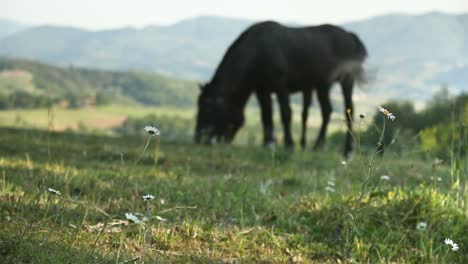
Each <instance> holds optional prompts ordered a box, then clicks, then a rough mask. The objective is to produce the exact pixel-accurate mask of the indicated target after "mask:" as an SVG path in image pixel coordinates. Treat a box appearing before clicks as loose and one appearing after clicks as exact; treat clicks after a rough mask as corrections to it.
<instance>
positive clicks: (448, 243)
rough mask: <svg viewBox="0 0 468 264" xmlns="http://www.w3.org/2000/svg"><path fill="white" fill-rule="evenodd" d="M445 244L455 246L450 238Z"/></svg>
mask: <svg viewBox="0 0 468 264" xmlns="http://www.w3.org/2000/svg"><path fill="white" fill-rule="evenodd" d="M444 242H445V244H446V245H447V246H451V245H453V240H452V239H450V238H446V239H445V240H444Z"/></svg>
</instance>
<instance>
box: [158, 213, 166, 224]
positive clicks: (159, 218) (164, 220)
mask: <svg viewBox="0 0 468 264" xmlns="http://www.w3.org/2000/svg"><path fill="white" fill-rule="evenodd" d="M156 219H157V220H158V221H161V222H166V221H167V219H166V218H162V217H160V216H159V215H157V216H156Z"/></svg>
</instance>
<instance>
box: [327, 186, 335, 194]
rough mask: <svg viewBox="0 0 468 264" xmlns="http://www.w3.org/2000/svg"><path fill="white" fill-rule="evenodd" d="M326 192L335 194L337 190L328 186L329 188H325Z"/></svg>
mask: <svg viewBox="0 0 468 264" xmlns="http://www.w3.org/2000/svg"><path fill="white" fill-rule="evenodd" d="M325 191H327V192H332V193H333V192H335V188H333V187H331V186H327V187H325Z"/></svg>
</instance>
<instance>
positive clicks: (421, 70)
mask: <svg viewBox="0 0 468 264" xmlns="http://www.w3.org/2000/svg"><path fill="white" fill-rule="evenodd" d="M252 23H254V22H253V21H248V20H240V19H228V18H222V17H208V16H205V17H198V18H194V19H188V20H184V21H181V22H179V23H176V24H173V25H169V26H150V27H145V28H143V29H134V28H122V29H116V30H107V31H86V30H81V29H76V28H65V27H52V26H41V27H34V28H28V29H26V30H22V31H20V32H17V33H15V34H12V35H9V36H7V37H5V38H3V39H0V55H3V56H7V57H21V58H33V59H37V60H41V61H45V62H49V63H54V64H57V65H64V66H67V65H76V66H81V67H92V68H101V69H111V70H134V69H137V70H144V71H153V72H154V71H156V72H161V73H165V74H170V75H172V76H177V77H180V78H189V79H199V80H207V79H209V78H210V77H211V75H212V74H213V71H214V69H215V68H216V67H217V65H218V63H219V61H220V60H221V58H222V55H223V54H224V52H225V51H226V49H227V47H228V46H229V44H230V43H231V42H232V41H233V40H234V39H235V38H236V37H237V36H238V35H239V34H240V32H242V31H243V30H244V29H245V28H246V27H247V26H249V25H250V24H252ZM343 26H344V27H345V28H347V29H349V30H352V31H354V32H356V33H357V34H358V35H359V36H360V37H361V38H362V39H363V41H364V43H365V44H366V46H367V48H368V50H369V54H370V58H369V67H371V68H372V69H373V70H377V72H378V78H377V80H376V82H375V83H373V84H372V85H371V86H372V88H371V89H369V93H371V94H373V96H380V97H383V98H401V97H402V96H405V97H408V99H427V98H428V97H430V96H431V94H432V93H433V92H434V91H436V90H437V89H439V87H440V86H441V85H442V83H440V81H441V79H440V78H436V76H437V75H439V74H442V73H444V72H449V71H452V70H454V69H457V68H459V67H460V65H462V66H463V65H467V64H468V14H460V15H453V14H444V13H437V12H433V13H427V14H424V15H404V14H392V15H385V16H379V17H375V18H371V19H367V20H363V21H358V22H354V23H348V24H344V25H343ZM458 72H459V71H454V73H453V74H455V75H457V73H458ZM454 78H456V79H458V77H457V76H455V77H454ZM445 84H447V85H448V86H449V89H450V88H452V86H453V88H454V90H458V91H460V90H465V91H466V90H468V85H466V84H465V83H463V82H453V83H452V82H448V83H447V82H445Z"/></svg>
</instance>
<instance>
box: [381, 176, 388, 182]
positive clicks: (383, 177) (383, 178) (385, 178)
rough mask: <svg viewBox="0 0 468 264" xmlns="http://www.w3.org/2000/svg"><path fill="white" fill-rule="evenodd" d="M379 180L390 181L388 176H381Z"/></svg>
mask: <svg viewBox="0 0 468 264" xmlns="http://www.w3.org/2000/svg"><path fill="white" fill-rule="evenodd" d="M380 179H381V180H384V181H389V180H390V176H388V175H382V176H380Z"/></svg>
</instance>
